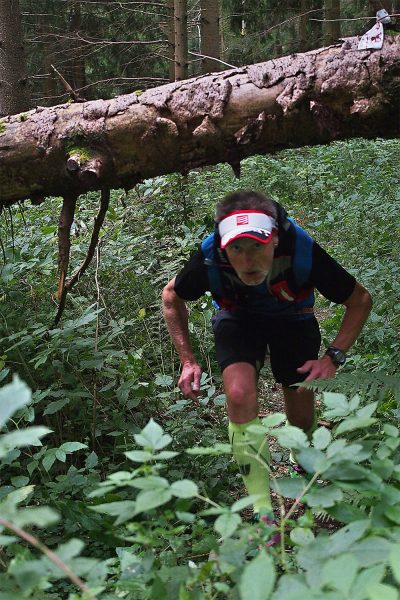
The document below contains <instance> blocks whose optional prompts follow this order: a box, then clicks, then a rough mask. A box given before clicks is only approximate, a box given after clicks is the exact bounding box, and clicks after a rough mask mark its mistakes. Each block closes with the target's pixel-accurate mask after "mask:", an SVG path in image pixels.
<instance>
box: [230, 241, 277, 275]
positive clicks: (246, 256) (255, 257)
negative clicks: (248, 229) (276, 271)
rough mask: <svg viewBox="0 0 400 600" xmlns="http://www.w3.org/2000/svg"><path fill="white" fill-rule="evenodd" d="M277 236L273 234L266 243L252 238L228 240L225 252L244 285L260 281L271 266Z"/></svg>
mask: <svg viewBox="0 0 400 600" xmlns="http://www.w3.org/2000/svg"><path fill="white" fill-rule="evenodd" d="M277 239H278V238H277V236H276V234H273V236H272V239H271V241H270V242H268V244H262V243H261V242H257V240H253V239H252V238H247V237H243V238H238V239H236V240H233V241H232V242H230V243H229V244H228V245H227V246H226V248H225V252H226V254H227V256H228V259H229V262H230V263H231V265H232V267H233V268H234V270H235V271H236V274H237V276H238V277H239V279H240V280H241V281H242V282H243V283H244V284H246V285H259V284H260V283H262V282H263V281H264V280H265V279H266V277H267V275H268V273H269V272H270V270H271V267H272V261H273V260H274V251H275V246H276V243H277Z"/></svg>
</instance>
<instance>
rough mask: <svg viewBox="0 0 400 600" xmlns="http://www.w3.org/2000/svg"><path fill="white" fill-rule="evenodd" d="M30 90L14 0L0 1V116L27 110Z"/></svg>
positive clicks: (19, 16) (19, 20) (16, 6)
mask: <svg viewBox="0 0 400 600" xmlns="http://www.w3.org/2000/svg"><path fill="white" fill-rule="evenodd" d="M30 106H31V103H30V91H29V85H28V79H27V69H26V61H25V54H24V44H23V35H22V26H21V12H20V9H19V3H18V0H1V1H0V116H4V115H12V114H15V113H19V112H22V111H24V110H28V109H29V108H30Z"/></svg>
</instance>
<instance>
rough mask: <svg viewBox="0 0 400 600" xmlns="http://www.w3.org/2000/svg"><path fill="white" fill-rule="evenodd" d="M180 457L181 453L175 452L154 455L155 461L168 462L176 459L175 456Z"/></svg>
mask: <svg viewBox="0 0 400 600" xmlns="http://www.w3.org/2000/svg"><path fill="white" fill-rule="evenodd" d="M178 455H179V452H173V451H172V450H162V451H161V452H158V453H157V454H154V459H155V460H168V459H170V458H175V456H178Z"/></svg>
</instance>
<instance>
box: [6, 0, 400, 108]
mask: <svg viewBox="0 0 400 600" xmlns="http://www.w3.org/2000/svg"><path fill="white" fill-rule="evenodd" d="M19 1H20V3H21V9H22V12H23V27H24V33H25V38H26V41H27V46H26V54H27V62H28V73H29V76H30V80H31V81H32V82H33V89H32V102H33V104H41V105H42V104H59V103H61V102H65V101H66V100H68V98H69V96H70V94H69V93H68V92H67V91H66V89H65V86H64V84H63V83H62V80H61V78H60V77H59V76H58V75H56V74H55V72H54V71H53V69H52V67H51V65H54V67H55V68H56V69H57V71H58V72H59V73H60V74H61V75H62V76H63V77H64V78H65V79H66V80H67V81H68V83H69V85H70V86H71V87H72V88H73V89H74V90H75V91H76V92H77V93H78V95H80V96H82V97H84V98H88V99H89V98H93V99H95V98H110V97H113V96H117V95H119V94H122V93H129V92H132V91H143V90H145V89H147V88H149V87H154V86H157V85H160V84H162V83H164V82H167V81H172V80H175V79H176V78H177V79H182V78H186V77H187V76H189V77H190V76H196V75H198V74H200V73H201V72H203V71H207V72H209V71H216V70H219V68H220V66H219V64H220V63H218V62H216V61H213V62H208V59H203V60H202V59H201V57H199V56H198V55H199V54H202V55H207V56H215V57H216V58H217V57H219V58H220V59H221V60H222V61H223V62H225V63H226V64H227V65H235V66H240V65H246V64H252V63H257V62H263V61H265V60H268V59H271V58H276V57H278V56H282V55H284V54H291V53H296V52H303V51H306V50H311V49H313V48H319V47H321V46H323V45H324V43H331V42H332V41H334V40H335V39H337V37H339V24H340V34H341V35H342V36H351V35H357V34H358V35H359V34H362V33H364V32H365V31H366V30H367V29H368V25H369V20H368V18H369V17H373V16H374V15H375V7H374V6H373V5H374V2H373V1H372V0H357V2H341V3H339V0H324V1H323V0H301V2H299V1H298V0H288V1H287V2H284V3H282V2H279V1H278V0H260V1H259V2H257V3H254V2H250V1H249V0H221V2H220V3H218V2H217V0H203V1H202V4H197V3H196V2H195V0H186V3H185V2H184V0H160V1H159V2H156V1H154V2H151V1H144V0H143V2H141V1H140V0H139V1H138V0H126V1H124V2H123V4H121V3H120V2H117V0H108V1H107V2H92V1H85V2H83V1H82V0H67V1H64V0H19ZM385 1H386V0H385ZM185 4H186V8H185V10H183V8H184V5H185ZM218 4H219V5H220V6H219V14H218ZM339 4H340V10H341V18H342V19H345V20H343V21H340V22H338V21H337V20H336V18H337V14H338V13H337V7H338V6H339ZM375 4H376V5H377V4H379V8H381V7H382V6H381V2H378V0H377V3H375ZM387 4H388V8H390V10H395V7H396V6H398V5H399V1H398V0H396V1H394V2H389V1H387ZM389 5H390V6H389ZM335 6H336V13H332V11H333V9H334V7H335ZM174 9H175V11H176V10H177V11H178V12H177V13H176V12H175V11H174ZM182 10H183V13H182ZM329 10H330V11H331V12H330V13H329ZM176 14H178V19H179V20H180V33H179V39H180V42H179V47H177V48H176V50H175V29H176V27H175V26H176V25H177V24H178V19H177V18H176ZM180 14H183V20H182V19H181V17H180V16H179V15H180ZM185 14H186V23H185V22H184V21H185V16H184V15H185ZM332 14H333V17H332V18H333V21H329V22H324V16H326V17H328V16H329V15H331V16H332ZM335 14H336V17H335ZM207 15H208V16H207ZM210 15H211V16H210ZM355 18H356V19H357V20H354V19H355ZM346 19H347V20H346ZM218 21H219V30H220V33H219V34H218ZM2 23H6V21H5V20H4V19H2ZM211 28H213V31H211ZM177 33H178V32H177ZM328 34H329V35H328ZM188 56H189V57H190V58H188ZM178 57H179V58H178ZM176 62H178V63H179V65H176V64H175V63H176ZM176 69H178V70H180V71H181V72H179V73H176Z"/></svg>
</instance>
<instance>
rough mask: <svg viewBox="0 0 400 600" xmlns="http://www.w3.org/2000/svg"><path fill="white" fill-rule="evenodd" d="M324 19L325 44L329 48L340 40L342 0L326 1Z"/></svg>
mask: <svg viewBox="0 0 400 600" xmlns="http://www.w3.org/2000/svg"><path fill="white" fill-rule="evenodd" d="M324 18H325V19H326V21H325V27H324V42H325V44H326V45H327V46H329V44H335V43H336V42H337V41H338V40H339V38H340V21H339V20H338V19H340V0H325V10H324Z"/></svg>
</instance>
